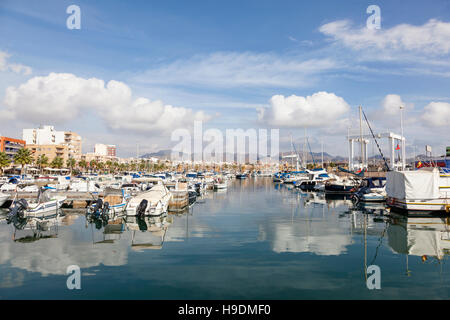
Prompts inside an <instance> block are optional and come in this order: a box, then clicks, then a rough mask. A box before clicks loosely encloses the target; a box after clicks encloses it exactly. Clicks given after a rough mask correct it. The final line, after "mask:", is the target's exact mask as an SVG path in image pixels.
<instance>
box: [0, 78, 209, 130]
mask: <svg viewBox="0 0 450 320" xmlns="http://www.w3.org/2000/svg"><path fill="white" fill-rule="evenodd" d="M4 104H5V106H6V110H5V111H4V114H5V116H9V118H13V119H16V118H20V119H22V120H25V121H28V122H31V123H40V122H41V123H42V122H54V123H55V122H56V123H58V122H64V121H68V120H71V119H74V118H75V117H77V116H78V115H80V113H81V112H83V111H93V112H95V113H96V114H98V116H100V117H101V118H102V119H104V120H105V122H106V124H107V125H108V126H109V127H110V128H112V129H123V130H127V131H134V132H151V131H161V130H168V129H173V128H177V127H185V126H188V125H190V124H192V122H193V121H194V120H207V119H208V117H207V116H206V115H205V114H204V113H203V112H201V111H200V112H194V111H193V110H192V109H186V108H182V107H173V106H171V105H165V104H164V103H163V102H161V101H150V100H148V99H146V98H142V97H139V98H133V94H132V91H131V89H130V88H129V87H128V86H127V85H126V84H125V83H123V82H119V81H114V80H111V81H109V82H108V83H106V84H105V82H104V81H103V80H101V79H96V78H90V79H84V78H80V77H77V76H75V75H73V74H69V73H50V74H49V75H48V76H44V77H33V78H32V79H29V80H28V81H27V82H26V83H24V84H22V85H20V86H19V87H8V88H7V89H6V94H5V99H4Z"/></svg>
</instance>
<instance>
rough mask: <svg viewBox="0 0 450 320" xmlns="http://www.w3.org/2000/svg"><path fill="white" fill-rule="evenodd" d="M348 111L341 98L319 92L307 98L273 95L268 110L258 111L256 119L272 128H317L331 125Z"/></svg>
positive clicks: (348, 108) (345, 103) (347, 106)
mask: <svg viewBox="0 0 450 320" xmlns="http://www.w3.org/2000/svg"><path fill="white" fill-rule="evenodd" d="M349 110H350V107H349V105H348V104H347V102H345V100H344V99H343V98H341V97H338V96H336V95H335V94H334V93H328V92H323V91H321V92H317V93H314V94H313V95H311V96H307V97H299V96H296V95H292V96H289V97H284V96H282V95H275V96H273V97H272V98H271V99H270V107H269V108H268V109H260V110H259V115H258V117H259V120H260V121H263V122H265V123H267V124H269V125H272V126H280V127H319V126H330V125H333V124H334V123H335V121H337V120H340V118H342V116H343V115H345V114H347V112H348V111H349Z"/></svg>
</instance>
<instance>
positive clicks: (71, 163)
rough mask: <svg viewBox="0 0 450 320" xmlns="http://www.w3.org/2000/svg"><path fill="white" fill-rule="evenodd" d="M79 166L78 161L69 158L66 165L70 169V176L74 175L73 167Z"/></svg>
mask: <svg viewBox="0 0 450 320" xmlns="http://www.w3.org/2000/svg"><path fill="white" fill-rule="evenodd" d="M76 164H77V161H76V160H75V159H74V158H69V159H67V161H66V165H67V166H68V167H69V168H70V175H72V171H73V167H75V165H76Z"/></svg>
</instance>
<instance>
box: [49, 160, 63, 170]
mask: <svg viewBox="0 0 450 320" xmlns="http://www.w3.org/2000/svg"><path fill="white" fill-rule="evenodd" d="M63 165H64V160H63V158H61V157H55V158H54V159H53V160H52V163H50V166H51V167H52V168H57V169H61V168H62V166H63Z"/></svg>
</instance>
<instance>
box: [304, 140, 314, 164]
mask: <svg viewBox="0 0 450 320" xmlns="http://www.w3.org/2000/svg"><path fill="white" fill-rule="evenodd" d="M306 142H308V148H309V153H310V154H311V158H312V161H313V165H315V164H316V162H315V161H314V156H313V153H312V151H311V145H310V144H309V139H308V137H306Z"/></svg>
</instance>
